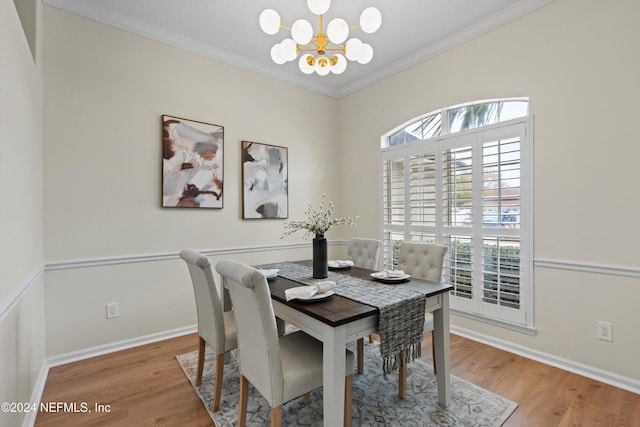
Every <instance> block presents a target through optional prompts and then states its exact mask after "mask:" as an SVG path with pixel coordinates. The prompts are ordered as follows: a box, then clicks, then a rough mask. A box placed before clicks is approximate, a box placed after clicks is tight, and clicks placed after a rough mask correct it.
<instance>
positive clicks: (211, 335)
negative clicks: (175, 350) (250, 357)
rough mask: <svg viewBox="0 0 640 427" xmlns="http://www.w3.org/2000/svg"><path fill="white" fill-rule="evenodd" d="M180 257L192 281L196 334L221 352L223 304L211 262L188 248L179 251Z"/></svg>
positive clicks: (222, 341)
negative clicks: (196, 320) (187, 268)
mask: <svg viewBox="0 0 640 427" xmlns="http://www.w3.org/2000/svg"><path fill="white" fill-rule="evenodd" d="M180 258H182V259H183V260H184V261H185V262H186V263H187V266H188V267H189V274H190V275H191V282H192V283H193V292H194V295H195V298H196V309H197V311H198V335H200V336H201V337H202V338H203V339H204V340H205V341H206V342H207V343H208V344H209V345H210V346H211V347H213V349H214V351H215V353H216V354H222V353H224V352H225V344H224V341H225V328H224V318H223V306H222V301H221V299H220V294H219V293H218V287H217V285H216V281H215V278H214V277H213V270H212V268H211V262H210V261H209V258H207V257H206V256H204V255H202V254H200V253H198V252H195V251H192V250H189V249H184V250H182V251H180Z"/></svg>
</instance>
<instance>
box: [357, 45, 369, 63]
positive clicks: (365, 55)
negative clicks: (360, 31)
mask: <svg viewBox="0 0 640 427" xmlns="http://www.w3.org/2000/svg"><path fill="white" fill-rule="evenodd" d="M372 58H373V48H372V47H371V45H370V44H368V43H362V49H361V51H360V57H359V58H358V59H356V61H358V62H359V63H360V64H368V63H369V61H371V59H372Z"/></svg>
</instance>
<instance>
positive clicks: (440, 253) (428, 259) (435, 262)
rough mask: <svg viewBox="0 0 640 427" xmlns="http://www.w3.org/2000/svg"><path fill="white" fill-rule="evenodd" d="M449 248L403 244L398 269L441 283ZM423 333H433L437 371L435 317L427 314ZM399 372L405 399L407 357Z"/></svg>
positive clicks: (434, 368)
mask: <svg viewBox="0 0 640 427" xmlns="http://www.w3.org/2000/svg"><path fill="white" fill-rule="evenodd" d="M446 253H447V247H446V246H444V245H437V244H434V243H415V242H402V243H401V244H400V247H399V248H398V265H397V269H398V270H402V271H404V272H405V273H406V274H408V275H410V276H411V277H415V278H416V279H422V280H428V281H430V282H441V281H442V271H443V269H444V256H445V255H446ZM423 332H424V333H427V332H431V352H432V356H433V370H434V372H435V370H436V358H435V348H434V343H433V315H432V314H431V313H425V319H424V327H423ZM401 360H402V361H401V365H400V371H399V377H398V378H399V389H400V397H401V398H404V396H405V395H406V387H407V364H406V363H405V355H403V356H402V358H401Z"/></svg>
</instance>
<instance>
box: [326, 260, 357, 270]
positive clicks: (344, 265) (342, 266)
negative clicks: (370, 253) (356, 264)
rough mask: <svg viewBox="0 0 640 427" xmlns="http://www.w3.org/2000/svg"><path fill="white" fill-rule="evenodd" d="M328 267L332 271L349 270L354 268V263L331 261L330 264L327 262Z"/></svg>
mask: <svg viewBox="0 0 640 427" xmlns="http://www.w3.org/2000/svg"><path fill="white" fill-rule="evenodd" d="M327 265H328V266H329V268H330V269H331V270H348V269H349V268H351V267H353V261H348V260H344V261H340V260H329V262H327Z"/></svg>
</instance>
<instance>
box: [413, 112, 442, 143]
mask: <svg viewBox="0 0 640 427" xmlns="http://www.w3.org/2000/svg"><path fill="white" fill-rule="evenodd" d="M416 125H417V126H418V127H417V128H416V129H415V131H416V132H418V133H417V135H420V139H429V138H433V137H434V136H438V135H440V132H441V130H442V128H441V126H442V114H440V113H438V114H434V115H432V116H429V117H425V118H424V119H422V120H420V122H419V123H416Z"/></svg>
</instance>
